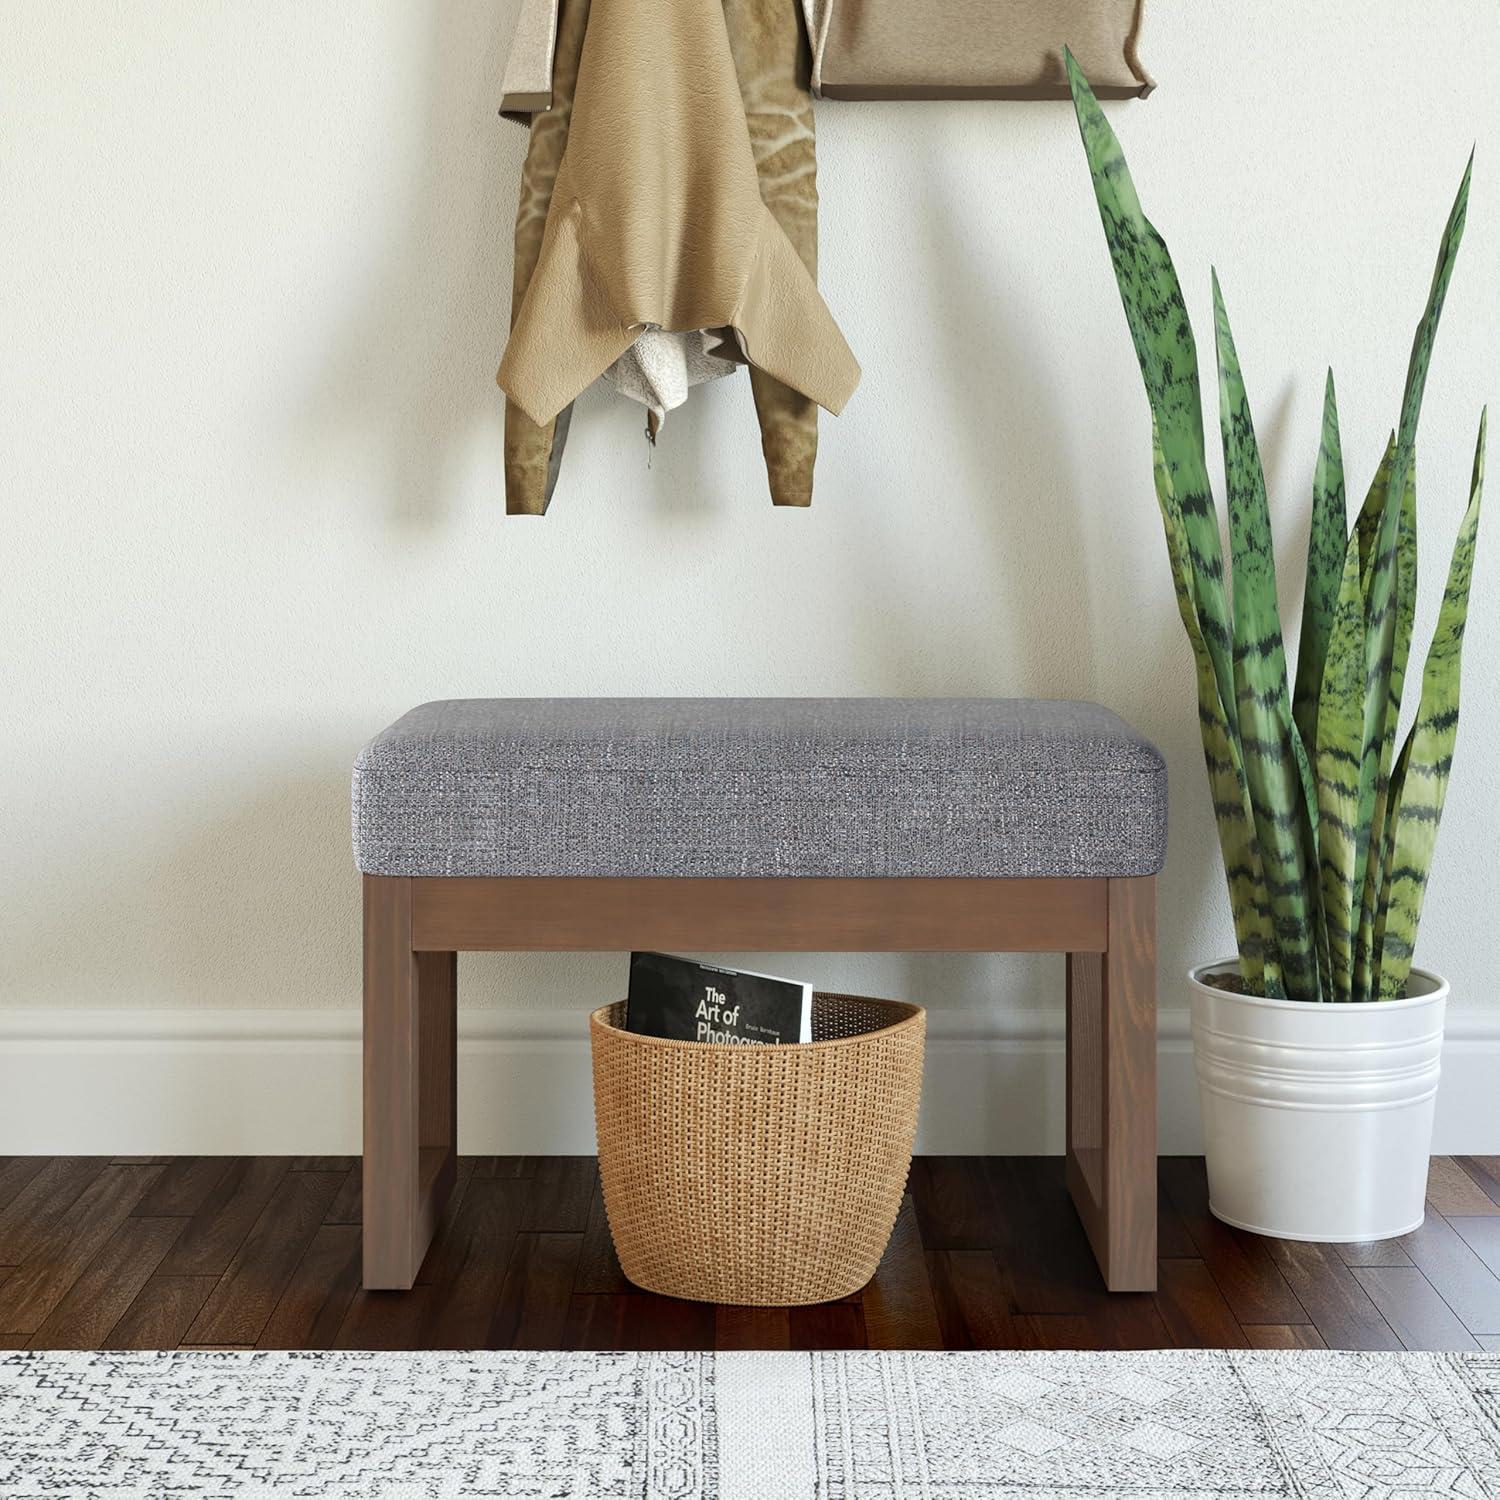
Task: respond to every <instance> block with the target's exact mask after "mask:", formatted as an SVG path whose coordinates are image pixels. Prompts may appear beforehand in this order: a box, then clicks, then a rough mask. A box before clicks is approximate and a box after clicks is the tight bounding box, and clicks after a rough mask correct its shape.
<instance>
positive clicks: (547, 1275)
mask: <svg viewBox="0 0 1500 1500" xmlns="http://www.w3.org/2000/svg"><path fill="white" fill-rule="evenodd" d="M500 1180H502V1181H504V1180H505V1179H500ZM511 1180H514V1179H511ZM583 1239H584V1237H583V1236H582V1235H581V1234H518V1235H517V1236H516V1237H515V1243H514V1247H513V1248H512V1250H511V1252H510V1263H509V1265H508V1266H507V1267H506V1271H505V1280H504V1282H503V1283H502V1285H501V1288H500V1295H499V1298H498V1299H497V1301H496V1304H495V1311H494V1314H493V1316H492V1317H491V1318H490V1325H489V1330H488V1333H487V1334H486V1336H485V1343H486V1344H487V1346H488V1347H489V1348H491V1349H561V1348H563V1347H564V1341H565V1339H566V1338H567V1332H568V1316H569V1313H570V1310H571V1299H572V1296H573V1290H574V1287H575V1285H576V1277H577V1274H578V1271H579V1269H580V1267H579V1257H580V1255H581V1253H582V1250H583Z"/></svg>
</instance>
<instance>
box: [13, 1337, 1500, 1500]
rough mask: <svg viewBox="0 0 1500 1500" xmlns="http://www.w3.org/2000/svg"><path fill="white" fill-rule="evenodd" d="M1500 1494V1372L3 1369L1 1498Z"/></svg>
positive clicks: (955, 1362)
mask: <svg viewBox="0 0 1500 1500" xmlns="http://www.w3.org/2000/svg"><path fill="white" fill-rule="evenodd" d="M168 1494H170V1495H232V1494H240V1495H276V1496H292V1495H297V1496H340V1497H343V1496H351V1497H352V1496H381V1497H407V1496H411V1497H417V1496H421V1497H428V1496H431V1497H447V1496H453V1497H458V1496H463V1497H466V1500H467V1497H478V1496H490V1495H507V1496H510V1495H516V1496H521V1495H526V1496H546V1497H548V1500H771V1497H774V1500H1003V1497H1025V1500H1050V1497H1057V1500H1068V1497H1090V1500H1092V1497H1102V1496H1129V1497H1134V1500H1209V1497H1234V1500H1263V1497H1264V1500H1270V1497H1289V1500H1290V1497H1295V1500H1346V1497H1358V1500H1407V1497H1413V1496H1419V1495H1420V1496H1427V1495H1452V1496H1464V1497H1472V1500H1485V1497H1494V1500H1500V1355H1494V1354H1490V1355H1473V1354H1470V1355H1460V1354H1443V1355H1437V1354H1365V1353H1346V1352H1324V1351H1312V1350H1297V1351H1279V1352H1244V1351H1236V1350H1225V1351H1190V1350H1160V1351H1144V1352H1128V1353H1126V1352H1111V1353H1087V1352H1067V1353H1062V1352H1058V1353H1045V1352H1031V1351H1026V1352H1003V1353H1001V1352H993V1353H990V1352H986V1353H949V1354H943V1353H927V1352H922V1353H913V1352H904V1353H903V1352H895V1353H893V1352H874V1351H870V1352H865V1351H859V1352H852V1353H826V1354H785V1353H775V1354H748V1353H747V1354H720V1355H717V1356H715V1355H712V1354H688V1353H671V1354H566V1353H550V1352H549V1353H524V1352H523V1353H514V1354H509V1353H472V1354H471V1353H411V1354H402V1353H354V1352H349V1353H307V1354H296V1353H256V1354H250V1353H229V1352H224V1353H207V1352H200V1353H173V1354H138V1353H130V1354H125V1353H117V1354H110V1353H94V1354H65V1353H35V1354H30V1353H22V1354H5V1355H0V1495H4V1496H7V1497H10V1496H16V1497H19V1496H33V1495H35V1496H42V1495H46V1496H75V1497H77V1496H85V1495H109V1496H124V1497H129V1496H157V1495H168Z"/></svg>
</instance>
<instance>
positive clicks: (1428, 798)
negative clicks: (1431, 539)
mask: <svg viewBox="0 0 1500 1500" xmlns="http://www.w3.org/2000/svg"><path fill="white" fill-rule="evenodd" d="M1487 423H1488V412H1486V413H1484V414H1483V415H1481V416H1480V419H1479V441H1478V444H1477V445H1476V447H1475V451H1474V470H1473V477H1472V480H1471V483H1470V491H1469V506H1468V509H1467V510H1466V511H1465V512H1464V518H1463V522H1462V524H1461V525H1460V526H1459V529H1458V540H1457V542H1456V543H1455V544H1454V547H1453V561H1452V563H1451V564H1450V566H1449V569H1448V582H1447V586H1446V587H1445V589H1444V590H1443V602H1442V605H1441V607H1440V608H1439V610H1438V623H1437V629H1436V630H1435V631H1434V632H1433V636H1432V645H1431V646H1430V647H1429V648H1428V652H1427V664H1426V666H1425V668H1424V669H1423V672H1422V698H1421V702H1420V703H1419V704H1418V706H1417V718H1416V723H1415V724H1413V726H1412V729H1411V733H1410V734H1409V735H1408V736H1407V740H1406V743H1405V745H1403V746H1402V749H1401V757H1400V760H1399V761H1398V762H1397V767H1396V773H1395V775H1394V776H1393V778H1392V783H1391V794H1390V800H1391V830H1392V832H1391V836H1390V838H1389V839H1388V840H1387V846H1388V855H1387V872H1386V880H1385V889H1384V892H1383V896H1384V900H1383V903H1382V909H1381V912H1380V915H1379V918H1378V920H1377V933H1378V937H1379V944H1380V963H1379V973H1378V975H1377V976H1376V991H1375V993H1376V994H1377V995H1378V996H1379V998H1381V999H1382V1000H1390V999H1395V998H1397V997H1399V996H1400V995H1402V994H1404V993H1405V991H1406V982H1407V979H1408V977H1409V976H1410V973H1411V963H1412V956H1413V954H1414V953H1415V951H1416V942H1417V927H1418V924H1419V923H1420V922H1421V919H1422V900H1423V897H1424V896H1425V895H1426V893H1427V877H1428V874H1429V873H1430V871H1431V869H1432V851H1433V847H1434V845H1435V844H1436V842H1437V831H1438V822H1439V820H1440V819H1441V817H1442V814H1443V801H1444V798H1445V797H1446V796H1447V793H1448V778H1449V775H1450V774H1451V772H1452V769H1453V748H1454V745H1455V743H1456V741H1457V738H1458V710H1459V688H1460V683H1461V677H1462V668H1463V645H1464V626H1465V624H1466V622H1467V619H1468V613H1469V585H1470V582H1471V581H1472V579H1473V576H1474V546H1475V542H1476V540H1477V538H1478V535H1479V505H1480V500H1481V497H1482V496H1483V493H1484V443H1485V429H1486V426H1487Z"/></svg>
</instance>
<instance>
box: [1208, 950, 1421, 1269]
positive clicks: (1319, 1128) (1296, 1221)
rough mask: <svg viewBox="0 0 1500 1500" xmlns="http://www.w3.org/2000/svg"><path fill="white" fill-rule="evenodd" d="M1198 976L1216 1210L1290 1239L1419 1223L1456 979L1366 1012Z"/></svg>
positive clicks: (1348, 1236) (1358, 1235) (1380, 1232)
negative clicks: (1238, 990) (1239, 990)
mask: <svg viewBox="0 0 1500 1500" xmlns="http://www.w3.org/2000/svg"><path fill="white" fill-rule="evenodd" d="M1235 969H1237V965H1236V963H1235V962H1234V960H1232V959H1231V960H1229V961H1228V962H1220V963H1215V964H1204V965H1203V966H1201V967H1200V968H1197V969H1194V970H1192V971H1191V973H1190V974H1189V975H1188V981H1189V986H1190V991H1191V994H1190V999H1191V1006H1192V1023H1193V1061H1194V1064H1195V1066H1196V1069H1197V1073H1198V1095H1199V1098H1200V1100H1201V1101H1202V1106H1203V1135H1204V1148H1205V1153H1206V1155H1207V1158H1208V1188H1209V1206H1210V1207H1211V1208H1212V1209H1213V1212H1214V1213H1215V1215H1217V1217H1219V1218H1220V1219H1223V1220H1224V1221H1225V1223H1227V1224H1234V1225H1237V1226H1238V1227H1239V1228H1241V1229H1250V1230H1254V1231H1255V1233H1257V1234H1268V1235H1274V1236H1276V1237H1277V1238H1279V1239H1288V1240H1332V1241H1343V1240H1378V1239H1388V1238H1390V1237H1391V1236H1393V1235H1398V1234H1405V1233H1407V1232H1408V1231H1410V1230H1413V1229H1415V1228H1416V1227H1417V1226H1418V1225H1419V1224H1421V1222H1422V1215H1423V1203H1424V1200H1425V1198H1426V1191H1427V1163H1428V1157H1429V1154H1430V1150H1431V1146H1432V1114H1433V1107H1434V1104H1435V1102H1436V1098H1437V1086H1438V1072H1439V1067H1440V1062H1441V1055H1442V1046H1443V1013H1444V1009H1445V1007H1446V1004H1447V999H1448V984H1447V981H1446V980H1443V979H1440V978H1439V977H1438V976H1437V975H1435V974H1429V973H1426V972H1425V971H1423V970H1419V969H1413V970H1412V972H1411V980H1410V983H1409V985H1408V995H1407V998H1405V999H1402V1000H1385V1001H1375V1002H1371V1003H1369V1004H1361V1005H1323V1004H1308V1003H1305V1002H1302V1001H1295V1000H1263V999H1260V998H1259V997H1257V996H1254V995H1236V994H1233V993H1231V992H1230V991H1228V990H1221V989H1215V988H1214V987H1212V986H1211V985H1207V984H1204V983H1203V976H1205V975H1207V974H1211V973H1218V972H1223V971H1233V970H1235Z"/></svg>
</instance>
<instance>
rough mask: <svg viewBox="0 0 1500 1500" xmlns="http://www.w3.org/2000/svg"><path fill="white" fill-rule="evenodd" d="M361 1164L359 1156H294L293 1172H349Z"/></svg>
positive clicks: (291, 1167)
mask: <svg viewBox="0 0 1500 1500" xmlns="http://www.w3.org/2000/svg"><path fill="white" fill-rule="evenodd" d="M358 1164H359V1158H358V1157H357V1156H294V1157H293V1158H292V1164H291V1166H290V1167H289V1168H288V1169H287V1170H288V1171H291V1172H349V1171H352V1170H353V1169H354V1168H355V1167H356V1166H358Z"/></svg>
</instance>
